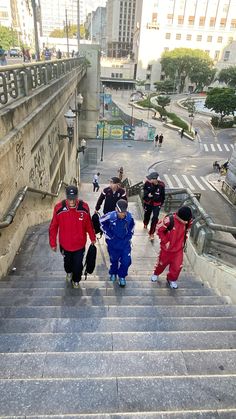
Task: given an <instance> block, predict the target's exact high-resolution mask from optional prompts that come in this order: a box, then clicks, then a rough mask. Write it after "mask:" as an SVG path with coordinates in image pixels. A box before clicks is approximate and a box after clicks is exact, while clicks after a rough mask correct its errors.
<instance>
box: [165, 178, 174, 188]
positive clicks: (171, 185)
mask: <svg viewBox="0 0 236 419" xmlns="http://www.w3.org/2000/svg"><path fill="white" fill-rule="evenodd" d="M163 176H164V178H165V180H166V182H167V184H168V186H169V187H170V188H174V185H173V183H172V182H171V180H170V178H169V176H168V175H163Z"/></svg>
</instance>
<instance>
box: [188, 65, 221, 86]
mask: <svg viewBox="0 0 236 419" xmlns="http://www.w3.org/2000/svg"><path fill="white" fill-rule="evenodd" d="M215 74H216V69H215V68H210V67H209V66H208V64H207V63H205V62H202V63H201V66H200V67H199V69H198V71H196V69H195V68H194V69H193V70H192V71H191V72H190V74H189V78H190V80H191V83H195V84H196V87H195V90H194V91H195V92H202V91H203V89H204V87H206V86H209V85H210V84H211V83H212V82H213V80H214V78H215Z"/></svg>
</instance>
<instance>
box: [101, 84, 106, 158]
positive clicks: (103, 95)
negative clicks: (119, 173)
mask: <svg viewBox="0 0 236 419" xmlns="http://www.w3.org/2000/svg"><path fill="white" fill-rule="evenodd" d="M102 121H103V127H102V149H101V161H103V152H104V138H105V86H104V84H103V86H102Z"/></svg>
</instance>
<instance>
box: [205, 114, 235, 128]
mask: <svg viewBox="0 0 236 419" xmlns="http://www.w3.org/2000/svg"><path fill="white" fill-rule="evenodd" d="M234 119H235V117H234ZM234 123H235V121H233V120H229V119H228V120H224V119H223V120H222V121H221V120H220V118H218V116H213V117H212V118H211V124H212V125H213V127H215V128H232V127H233V125H234Z"/></svg>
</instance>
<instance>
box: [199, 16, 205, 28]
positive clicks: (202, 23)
mask: <svg viewBox="0 0 236 419" xmlns="http://www.w3.org/2000/svg"><path fill="white" fill-rule="evenodd" d="M205 22H206V18H205V16H200V18H199V26H205Z"/></svg>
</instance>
